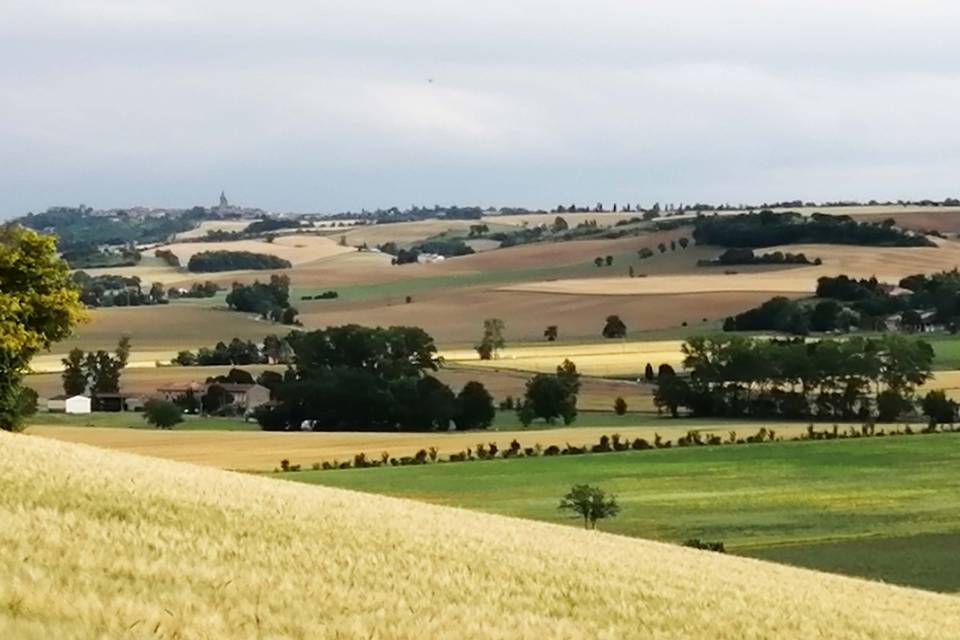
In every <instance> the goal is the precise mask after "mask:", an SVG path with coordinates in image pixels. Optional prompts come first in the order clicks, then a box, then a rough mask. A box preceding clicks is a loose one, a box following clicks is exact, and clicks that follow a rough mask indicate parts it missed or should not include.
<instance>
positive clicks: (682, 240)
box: [677, 238, 690, 249]
mask: <svg viewBox="0 0 960 640" xmlns="http://www.w3.org/2000/svg"><path fill="white" fill-rule="evenodd" d="M677 244H679V245H680V248H681V249H686V248H687V245H689V244H690V239H689V238H680V239H679V240H677Z"/></svg>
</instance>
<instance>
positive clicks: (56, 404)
mask: <svg viewBox="0 0 960 640" xmlns="http://www.w3.org/2000/svg"><path fill="white" fill-rule="evenodd" d="M47 411H51V412H55V413H71V414H86V413H90V398H89V397H87V396H83V395H78V396H70V397H67V396H53V397H52V398H50V399H49V400H47Z"/></svg>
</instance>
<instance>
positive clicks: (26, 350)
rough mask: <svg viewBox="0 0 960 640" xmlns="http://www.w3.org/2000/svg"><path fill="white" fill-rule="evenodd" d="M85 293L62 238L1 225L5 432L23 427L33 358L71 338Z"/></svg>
mask: <svg viewBox="0 0 960 640" xmlns="http://www.w3.org/2000/svg"><path fill="white" fill-rule="evenodd" d="M83 317H84V315H83V305H82V304H81V302H80V294H79V292H78V291H77V290H76V289H75V288H74V286H73V283H72V282H71V280H70V276H69V272H68V268H67V263H66V262H64V261H63V260H61V259H60V257H59V256H58V255H57V246H56V240H55V239H54V238H53V237H52V236H45V235H42V234H39V233H37V232H36V231H31V230H29V229H24V228H23V227H20V226H16V225H6V226H2V227H0V429H4V430H6V431H17V430H19V429H20V428H21V426H22V424H23V421H22V415H23V414H22V409H23V398H22V393H21V383H22V381H23V376H24V372H25V371H26V370H27V367H28V365H29V363H30V359H31V358H32V357H33V356H34V355H36V354H37V353H38V352H39V351H41V350H43V349H46V348H48V347H49V346H50V345H51V344H53V343H54V342H57V341H59V340H63V339H64V338H66V337H67V336H69V335H70V330H71V328H72V327H73V326H74V325H75V324H77V323H78V322H80V321H81V320H82V319H83Z"/></svg>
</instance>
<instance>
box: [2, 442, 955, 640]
mask: <svg viewBox="0 0 960 640" xmlns="http://www.w3.org/2000/svg"><path fill="white" fill-rule="evenodd" d="M0 458H2V459H3V460H6V461H8V463H7V464H5V465H3V466H0V519H2V521H3V523H4V526H3V527H2V528H0V571H2V574H3V576H4V580H2V581H0V636H2V637H8V638H13V637H16V638H50V637H71V638H101V637H120V636H123V637H165V638H173V637H181V638H183V637H186V638H197V637H293V638H306V637H341V638H348V637H349V638H353V637H357V638H360V637H362V638H371V637H377V638H414V637H434V638H438V637H450V638H453V637H456V638H480V637H482V638H525V637H529V638H541V637H552V638H583V637H591V638H625V637H657V638H691V637H699V638H704V637H709V638H718V639H722V638H737V639H742V638H772V637H777V638H788V639H789V638H803V639H804V640H810V639H816V638H837V637H843V638H870V639H878V640H879V639H881V638H883V639H889V638H917V639H919V638H924V639H937V638H949V637H952V636H953V635H954V632H955V630H956V629H957V628H958V627H960V613H958V607H957V606H956V605H957V602H958V600H957V599H956V598H955V597H951V596H942V595H936V594H930V593H922V592H918V591H913V590H908V589H902V588H896V587H889V586H885V585H880V584H876V583H868V582H864V581H859V580H852V579H848V578H841V577H833V576H828V575H824V574H818V573H812V572H806V571H801V570H796V569H791V568H788V567H783V566H778V565H772V564H766V563H761V562H757V561H753V560H746V559H742V558H734V557H728V556H723V555H720V554H711V553H705V552H697V551H692V550H686V549H680V548H676V547H673V546H669V545H662V544H657V543H652V542H645V541H640V540H630V539H625V538H620V537H616V536H611V535H606V534H602V533H600V534H598V533H593V532H586V531H582V530H579V529H576V528H572V527H557V526H554V525H550V524H543V523H536V522H526V521H518V520H510V519H505V518H501V517H497V516H490V515H484V514H479V513H470V512H464V511H458V510H451V509H448V508H441V507H433V506H430V505H423V504H416V503H412V502H405V501H398V500H393V499H389V498H383V497H377V496H362V495H358V494H353V493H349V492H342V491H338V490H333V489H325V488H318V487H308V486H304V485H301V484H297V483H286V482H278V481H274V480H269V479H265V478H256V477H245V476H239V475H234V474H230V473H226V472H222V471H216V470H212V469H203V468H197V467H190V466H186V465H180V464H176V463H171V462H164V461H160V460H152V459H144V458H138V457H135V456H128V455H123V454H118V453H112V452H104V451H99V450H95V449H90V448H85V447H80V446H76V445H68V444H63V443H55V442H50V441H47V440H43V439H39V438H33V437H30V436H23V435H19V436H18V435H10V434H0ZM160 478H162V481H159V479H160ZM690 604H695V606H688V605H690Z"/></svg>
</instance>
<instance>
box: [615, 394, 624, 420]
mask: <svg viewBox="0 0 960 640" xmlns="http://www.w3.org/2000/svg"><path fill="white" fill-rule="evenodd" d="M613 412H614V413H616V414H617V415H618V416H622V415H623V414H625V413H626V412H627V401H626V400H624V399H623V398H619V397H618V398H617V399H616V400H614V401H613Z"/></svg>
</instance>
